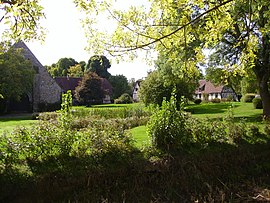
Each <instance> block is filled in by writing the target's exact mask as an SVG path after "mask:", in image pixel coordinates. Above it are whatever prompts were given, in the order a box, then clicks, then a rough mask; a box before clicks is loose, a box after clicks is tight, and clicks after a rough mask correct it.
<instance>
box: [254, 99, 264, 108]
mask: <svg viewBox="0 0 270 203" xmlns="http://www.w3.org/2000/svg"><path fill="white" fill-rule="evenodd" d="M252 103H253V106H254V108H255V109H262V108H263V104H262V99H261V98H254V99H253V100H252Z"/></svg>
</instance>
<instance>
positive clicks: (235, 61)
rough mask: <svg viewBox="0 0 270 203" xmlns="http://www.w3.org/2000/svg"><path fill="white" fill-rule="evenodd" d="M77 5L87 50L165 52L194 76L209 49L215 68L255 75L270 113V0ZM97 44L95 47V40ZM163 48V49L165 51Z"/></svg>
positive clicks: (160, 0) (180, 69)
mask: <svg viewBox="0 0 270 203" xmlns="http://www.w3.org/2000/svg"><path fill="white" fill-rule="evenodd" d="M75 3H76V4H77V5H78V6H79V7H80V8H81V9H82V10H83V11H84V12H85V13H86V14H91V15H86V20H85V27H86V30H87V33H88V37H89V48H91V49H95V50H96V51H97V52H100V51H104V50H107V51H108V52H110V53H111V54H114V55H118V56H122V55H123V54H125V53H128V54H129V55H130V56H131V57H134V56H136V54H137V52H136V50H138V49H140V50H146V51H147V52H148V53H149V50H153V49H154V50H155V52H157V53H158V54H163V53H165V55H166V58H167V60H169V61H172V62H176V63H177V64H180V65H179V67H178V69H176V70H175V71H176V72H180V73H186V74H187V75H193V73H194V70H196V67H197V66H198V65H199V64H201V65H203V64H204V63H205V59H206V56H205V54H204V52H203V51H204V50H206V49H209V48H210V49H212V52H211V53H210V54H214V55H215V58H216V59H218V60H216V61H215V62H216V64H215V67H218V66H219V67H221V68H223V69H225V70H226V72H227V73H230V74H232V75H237V74H239V75H240V76H245V75H247V76H248V75H249V73H250V72H252V73H253V74H255V76H256V81H257V83H258V86H257V87H258V88H259V93H260V96H261V98H262V102H263V104H264V105H263V112H264V115H266V116H270V105H269V104H270V92H269V89H270V88H269V87H268V85H269V78H270V74H269V73H270V68H269V67H270V65H269V64H270V60H269V57H270V56H269V46H270V40H269V39H270V38H269V33H270V29H269V24H270V22H269V19H270V18H269V16H270V10H269V6H268V5H269V2H268V1H267V0H261V1H246V0H222V1H212V0H207V1H202V0H198V1H191V0H188V1H186V0H179V1H167V0H148V1H146V2H144V6H142V5H141V4H140V3H137V4H135V3H134V4H135V5H133V6H131V7H130V8H127V9H117V8H118V7H117V6H116V5H117V3H119V2H118V1H111V0H107V1H101V2H100V1H94V0H93V1H91V2H89V1H86V0H76V1H75ZM95 14H96V17H97V18H95V19H98V18H99V16H100V15H107V16H108V18H110V19H114V20H116V24H117V26H116V27H115V30H114V31H110V32H109V31H106V30H105V31H104V29H99V27H98V26H95V23H98V22H100V21H98V20H96V21H95V20H93V18H94V15H95ZM97 41H98V42H99V43H98V45H97V43H96V42H97ZM164 50H166V51H164Z"/></svg>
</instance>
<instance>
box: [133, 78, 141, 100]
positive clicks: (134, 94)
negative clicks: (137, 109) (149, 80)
mask: <svg viewBox="0 0 270 203" xmlns="http://www.w3.org/2000/svg"><path fill="white" fill-rule="evenodd" d="M141 82H142V80H137V81H136V83H135V85H134V87H133V91H132V99H133V101H135V102H138V101H139V96H138V92H139V89H140V84H141Z"/></svg>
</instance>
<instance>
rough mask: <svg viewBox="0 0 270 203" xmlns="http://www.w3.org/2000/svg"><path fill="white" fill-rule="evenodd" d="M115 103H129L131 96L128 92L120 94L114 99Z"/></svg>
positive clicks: (131, 101)
mask: <svg viewBox="0 0 270 203" xmlns="http://www.w3.org/2000/svg"><path fill="white" fill-rule="evenodd" d="M114 102H115V103H116V104H131V103H133V99H132V97H131V96H130V95H129V94H128V93H124V94H122V95H121V96H120V97H119V98H117V99H116V100H115V101H114Z"/></svg>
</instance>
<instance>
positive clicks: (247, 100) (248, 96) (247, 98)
mask: <svg viewBox="0 0 270 203" xmlns="http://www.w3.org/2000/svg"><path fill="white" fill-rule="evenodd" d="M254 98H255V94H246V95H245V96H244V97H243V98H242V101H243V102H245V103H251V102H252V100H253V99H254Z"/></svg>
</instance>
